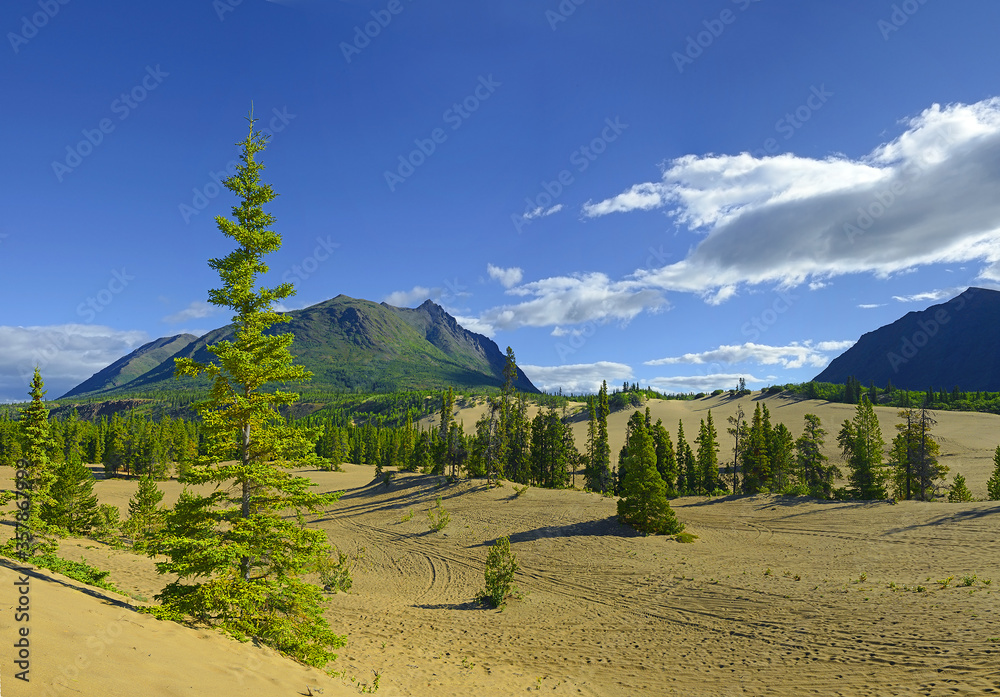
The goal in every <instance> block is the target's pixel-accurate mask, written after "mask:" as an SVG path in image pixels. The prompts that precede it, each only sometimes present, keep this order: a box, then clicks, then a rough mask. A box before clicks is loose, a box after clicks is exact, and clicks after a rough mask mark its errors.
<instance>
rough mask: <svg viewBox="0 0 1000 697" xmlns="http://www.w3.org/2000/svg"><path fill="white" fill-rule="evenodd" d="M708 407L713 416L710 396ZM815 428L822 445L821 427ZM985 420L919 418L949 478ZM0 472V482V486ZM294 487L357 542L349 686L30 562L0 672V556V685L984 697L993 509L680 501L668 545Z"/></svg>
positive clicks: (350, 489) (502, 502)
mask: <svg viewBox="0 0 1000 697" xmlns="http://www.w3.org/2000/svg"><path fill="white" fill-rule="evenodd" d="M745 399H749V398H745ZM709 402H710V400H706V401H705V403H698V402H695V403H692V402H687V403H680V402H678V403H673V402H667V403H661V404H655V405H653V414H654V420H655V418H657V416H661V417H662V418H663V419H664V422H665V423H668V424H669V423H670V419H668V416H670V418H672V414H673V413H675V412H674V411H672V410H674V409H675V408H676V405H685V404H686V405H688V408H689V409H690V411H687V412H684V417H685V426H686V427H687V430H688V432H689V433H690V432H691V431H693V430H695V429H696V426H697V419H698V418H701V412H700V411H696V409H701V408H702V407H704V408H705V410H706V411H707V406H708V404H709ZM748 403H749V401H748ZM750 404H751V409H747V406H744V410H746V411H752V403H750ZM819 406H821V405H819V403H816V402H813V403H800V402H791V401H788V403H787V404H784V405H778V404H777V403H775V405H774V406H771V412H772V415H773V416H774V421H775V422H777V421H784V422H785V423H786V424H787V425H788V426H789V427H790V428H791V429H792V431H793V433H795V434H796V435H798V432H799V430H800V428H801V427H800V424H801V414H804V413H807V412H808V411H816V412H817V413H820V412H819V411H818V410H817V409H818V407H819ZM822 406H824V408H825V405H822ZM841 407H843V405H830V407H829V408H830V409H839V408H841ZM658 409H662V410H663V413H658V411H657V410H658ZM717 409H718V410H719V411H718V412H717V411H716V410H717ZM843 409H844V414H845V417H846V416H849V415H850V413H851V410H850V408H849V407H843ZM712 410H713V416H714V417H715V418H716V420H717V421H718V422H720V424H721V423H724V417H725V415H726V413H725V412H724V409H723V407H722V405H718V404H716V405H714V406H712ZM780 410H784V411H781V415H780V416H778V412H779V411H780ZM886 411H887V413H886V414H881V413H880V417H882V416H885V417H886V420H885V421H884V422H883V429H884V430H885V431H886V432H889V430H890V429H892V424H893V417H894V414H893V413H892V410H886ZM786 414H788V416H786ZM820 415H821V418H823V422H824V425H826V426H827V428H828V429H830V430H831V431H832V430H834V424H835V423H837V424H839V421H842V420H843V418H840V419H839V420H834V419H833V418H832V417H833V415H831V419H830V420H829V421H828V420H827V416H825V415H824V414H823V413H820ZM620 417H621V420H622V426H623V424H624V420H625V419H627V414H623V415H613V417H612V419H613V420H617V419H619V418H620ZM720 417H721V418H720ZM944 417H949V418H948V419H947V420H946V419H945V418H944ZM689 418H693V419H694V421H692V423H691V426H688V419H689ZM996 418H997V417H987V416H982V415H968V414H965V415H959V414H954V415H952V414H941V415H939V420H940V424H939V433H940V435H941V440H942V450H943V452H944V453H945V456H946V457H950V458H953V459H954V461H955V462H956V463H961V464H962V467H961V468H960V471H963V473H966V472H965V469H968V470H969V471H968V472H967V473H966V476H968V477H969V479H970V481H975V480H974V479H973V477H974V475H973V470H974V469H975V466H974V465H975V463H976V462H978V461H979V460H983V461H984V462H985V461H986V460H988V459H989V458H990V457H991V456H992V451H993V448H995V444H996V443H995V442H994V441H993V438H994V437H997V435H996V434H998V431H997V429H996V426H997V422H996ZM953 419H954V420H953ZM613 423H617V421H613ZM793 424H795V426H793ZM583 427H584V428H585V424H583ZM674 427H675V424H674ZM674 427H672V428H671V430H672V431H673V430H674ZM619 430H620V429H619V427H617V426H616V427H614V428H613V429H612V437H613V439H614V438H619V439H620V437H621V433H619ZM720 430H722V429H721V428H720ZM616 434H617V435H616ZM578 443H582V440H581V439H579V438H578ZM612 446H613V452H615V445H614V442H613V443H612ZM980 446H981V447H980ZM617 447H620V440H619V442H618V446H617ZM977 447H978V448H979V450H977V449H976V448H977ZM983 449H985V450H988V452H985V453H983V452H980V450H983ZM983 467H984V469H985V467H986V465H984V466H983ZM0 474H3V475H4V476H6V477H7V481H8V482H9V471H7V472H2V473H0ZM306 474H308V476H310V477H312V478H313V479H314V480H315V481H316V482H317V484H318V485H319V489H320V490H321V491H326V490H334V489H335V490H344V491H345V492H346V493H345V495H344V497H343V498H342V499H341V501H340V502H339V503H338V504H337V505H336V506H334V507H332V508H331V509H330V510H329V511H328V512H327V513H325V514H323V515H319V516H315V517H314V518H313V519H312V520H311V524H313V525H316V526H319V527H320V528H322V529H324V530H326V531H327V533H328V535H329V538H330V540H331V542H333V543H334V544H336V545H338V546H339V547H340V548H341V549H344V550H346V551H351V552H356V551H359V550H363V561H362V562H361V564H360V565H359V567H358V568H357V569H356V570H355V573H354V587H353V588H352V590H351V592H350V593H348V594H337V595H334V596H331V598H330V603H329V606H328V609H327V611H326V614H327V617H328V618H329V620H330V622H331V625H332V626H333V627H334V628H335V629H336V630H337V631H340V632H343V633H346V634H347V635H348V642H349V643H348V646H347V647H345V648H344V649H341V650H340V652H339V653H340V657H339V658H338V659H337V661H335V662H334V663H332V664H331V665H330V666H329V667H330V668H332V669H334V670H338V671H344V672H345V674H346V675H347V676H348V677H347V678H339V677H338V678H331V677H328V676H326V675H324V674H323V673H321V672H319V671H316V670H312V669H308V668H305V667H302V666H300V665H298V664H296V663H294V662H292V661H289V660H287V659H284V658H282V657H280V656H277V655H275V654H274V653H273V652H271V651H269V650H267V649H262V648H259V647H255V646H253V645H251V644H240V643H237V642H234V641H231V640H229V639H227V638H225V637H223V636H221V635H218V634H215V633H213V632H206V631H199V630H193V629H189V628H185V627H181V626H179V625H176V624H173V623H163V622H157V621H156V620H153V619H151V618H149V617H147V616H144V615H137V614H136V613H134V612H132V611H131V610H130V609H129V605H130V604H138V603H139V602H140V601H139V600H137V599H136V598H134V597H125V596H117V595H115V594H109V593H105V592H103V591H98V590H94V589H82V588H81V587H80V585H79V584H76V583H75V582H72V581H68V580H66V579H64V578H62V577H60V576H59V575H57V574H51V573H49V572H46V571H41V572H37V573H35V574H33V575H32V578H31V580H30V599H31V618H30V622H29V623H28V626H29V627H30V631H31V633H30V638H31V658H30V660H31V674H30V675H31V683H30V684H25V683H22V682H20V681H18V680H16V679H14V677H13V673H14V670H15V668H14V665H13V663H12V660H13V656H12V652H13V651H14V648H13V643H14V642H15V641H16V640H17V635H16V630H17V628H18V626H20V625H23V624H24V623H17V622H14V621H13V608H14V606H15V605H16V604H17V602H18V596H17V591H16V588H15V586H14V583H15V581H16V579H17V578H18V576H19V574H18V572H17V571H16V570H14V569H12V568H11V567H10V566H9V565H6V566H5V565H0V618H2V620H0V694H3V695H14V696H16V695H47V694H70V695H80V694H82V695H134V694H143V695H151V696H153V697H158V696H160V695H182V694H183V695H202V694H205V695H208V694H211V695H222V696H225V695H244V694H253V695H296V694H304V695H307V694H310V692H312V693H313V694H320V693H319V689H322V690H323V691H324V692H323V693H322V694H324V695H338V694H345V695H346V694H358V693H359V689H358V687H357V685H356V684H352V682H351V680H350V679H349V678H351V677H353V678H355V679H358V680H360V681H361V682H370V681H371V679H372V676H373V671H378V672H380V673H381V674H382V678H381V689H380V690H379V693H378V694H380V695H389V696H390V697H391V696H394V695H431V694H433V695H435V696H438V697H448V696H452V695H454V696H458V695H509V694H521V693H524V692H527V691H541V692H545V693H547V694H552V695H601V696H603V695H623V696H624V695H629V696H631V695H668V694H677V695H727V696H728V695H744V694H752V695H775V694H776V695H789V696H790V695H803V694H815V695H837V694H840V695H872V694H886V695H889V694H892V695H910V694H913V695H917V694H922V695H964V694H969V695H971V694H991V693H992V694H998V693H1000V616H998V612H997V609H998V602H1000V593H998V590H1000V539H998V538H1000V536H998V534H997V533H998V531H1000V504H998V503H997V502H980V503H969V504H946V503H919V502H900V503H898V504H896V505H892V504H889V503H887V502H866V503H844V502H824V503H821V502H816V501H811V500H808V499H794V498H781V497H772V496H757V497H740V498H732V497H730V498H722V499H706V498H700V497H689V498H683V499H678V500H676V501H674V507H675V509H676V510H677V513H678V516H679V517H680V519H681V520H682V521H684V522H685V523H686V524H687V530H688V531H689V532H691V533H693V534H695V535H697V536H698V539H697V540H696V541H695V542H694V543H692V544H681V543H678V542H675V541H674V540H672V539H665V538H663V537H644V536H641V535H637V534H635V533H634V532H633V531H631V530H630V529H629V528H625V527H622V526H620V525H619V524H618V523H617V521H616V520H615V500H614V499H611V498H602V497H601V496H599V495H597V494H592V493H584V492H581V491H550V490H544V489H535V488H531V489H528V490H527V491H526V492H525V493H524V494H523V495H521V496H515V493H514V489H513V487H512V486H511V485H510V484H509V483H508V484H506V485H505V486H502V487H499V488H495V489H487V488H486V487H485V486H484V485H483V484H482V483H481V482H460V483H458V484H452V485H448V484H443V483H442V482H440V481H439V480H438V479H437V478H435V477H430V476H427V475H416V474H398V475H396V477H395V478H394V479H393V481H392V482H391V484H390V485H389V486H388V487H386V486H384V485H383V484H382V483H381V482H375V481H373V470H372V468H370V467H359V466H353V465H348V466H346V471H345V472H341V473H336V472H334V473H326V472H308V473H306ZM975 476H979V475H975ZM985 478H986V476H985V475H983V476H982V481H983V482H985ZM0 486H9V484H5V483H0ZM135 487H136V483H135V482H128V481H119V480H114V481H101V482H98V484H97V486H96V490H97V491H98V493H99V494H100V496H101V499H102V501H105V502H111V503H116V504H118V505H119V506H122V507H123V508H124V507H125V506H126V502H127V500H128V498H129V496H131V495H132V493H133V492H134V491H135ZM982 487H983V488H984V487H985V485H984V484H983V485H982ZM164 489H166V490H167V498H168V500H172V499H175V498H176V496H177V494H178V493H179V491H180V487H179V485H177V484H176V483H173V482H167V483H164ZM973 491H974V492H975V491H976V487H975V486H974V487H973ZM983 493H985V488H984V492H983ZM437 496H441V497H442V503H443V505H444V507H445V508H446V509H447V510H448V511H449V512H450V514H451V523H450V524H449V525H448V527H447V528H445V529H444V530H443V531H442V532H436V533H435V532H431V531H430V530H429V525H428V519H427V510H428V509H429V508H431V507H432V506H433V505H434V501H435V498H436V497H437ZM411 511H412V512H413V515H412V517H410V516H409V513H410V512H411ZM5 527H6V526H5ZM6 534H9V532H8V533H6ZM502 535H509V536H510V539H511V546H512V550H513V551H514V553H515V554H516V555H517V556H518V559H519V562H520V567H521V570H520V572H519V573H518V576H517V579H516V583H517V585H518V586H519V588H520V589H521V590H522V591H523V592H524V597H523V599H521V600H514V601H511V602H510V603H509V604H508V606H507V608H506V610H504V611H502V612H500V611H497V610H492V609H484V608H481V607H479V606H478V605H476V604H475V603H474V600H473V599H474V597H475V594H476V592H477V591H478V590H479V589H480V588H481V587H482V586H483V565H484V560H485V557H486V553H487V551H488V546H489V545H490V544H492V542H493V541H494V540H495V539H496V538H497V537H499V536H502ZM62 551H63V554H64V555H65V556H67V557H69V558H77V559H78V558H82V557H85V558H86V559H87V560H88V561H89V562H90V563H93V564H95V565H97V566H99V567H101V568H104V569H110V570H111V572H112V573H111V580H113V581H114V582H115V583H116V584H117V585H118V586H119V587H120V588H122V589H123V590H124V591H126V592H127V593H130V594H132V595H133V596H139V597H140V598H149V597H151V596H152V595H153V594H154V593H156V592H158V591H159V590H160V588H162V586H163V585H164V583H165V579H164V578H163V577H160V576H157V574H156V573H155V570H154V568H153V562H152V560H150V559H147V558H145V557H139V556H135V555H132V554H130V553H127V552H122V551H115V550H110V549H107V548H105V547H103V546H101V545H98V544H96V543H94V542H92V541H88V540H66V541H64V542H63V545H62ZM949 577H951V580H950V581H949V582H948V583H947V584H945V583H943V582H944V581H945V580H946V579H948V578H949ZM939 581H942V583H939ZM987 581H989V583H987ZM966 583H967V584H968V585H963V584H966ZM143 654H145V655H143ZM58 680H62V681H63V682H54V681H58ZM63 685H65V687H63Z"/></svg>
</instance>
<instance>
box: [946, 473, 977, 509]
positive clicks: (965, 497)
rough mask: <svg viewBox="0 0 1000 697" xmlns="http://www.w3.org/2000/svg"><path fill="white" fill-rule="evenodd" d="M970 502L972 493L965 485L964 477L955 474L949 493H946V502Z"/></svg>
mask: <svg viewBox="0 0 1000 697" xmlns="http://www.w3.org/2000/svg"><path fill="white" fill-rule="evenodd" d="M972 500H973V499H972V492H971V491H969V487H967V486H966V485H965V477H963V476H962V475H960V474H956V475H955V482H954V483H953V484H952V485H951V491H949V492H948V501H949V502H951V503H960V502H963V501H972Z"/></svg>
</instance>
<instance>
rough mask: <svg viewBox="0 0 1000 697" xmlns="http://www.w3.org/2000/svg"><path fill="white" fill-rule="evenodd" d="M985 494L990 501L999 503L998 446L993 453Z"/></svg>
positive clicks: (999, 468) (999, 462)
mask: <svg viewBox="0 0 1000 697" xmlns="http://www.w3.org/2000/svg"><path fill="white" fill-rule="evenodd" d="M986 494H987V498H988V499H989V500H990V501H1000V445H998V446H997V449H996V451H995V452H994V453H993V474H992V475H990V478H989V479H988V480H987V481H986Z"/></svg>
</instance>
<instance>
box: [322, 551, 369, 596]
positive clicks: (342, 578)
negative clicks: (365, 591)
mask: <svg viewBox="0 0 1000 697" xmlns="http://www.w3.org/2000/svg"><path fill="white" fill-rule="evenodd" d="M363 557H364V550H363V549H362V550H359V551H358V553H357V554H354V555H350V554H347V553H346V552H341V551H340V550H338V549H337V548H336V547H334V548H333V554H331V555H329V556H325V557H320V559H319V560H318V561H317V562H316V571H317V573H319V580H320V582H321V583H322V584H323V590H325V591H329V592H331V593H338V592H343V593H346V592H347V591H349V590H351V586H352V585H354V581H353V579H352V578H351V570H352V569H354V567H355V566H356V565H357V563H358V562H359V561H361V559H362V558H363ZM335 558H336V559H335Z"/></svg>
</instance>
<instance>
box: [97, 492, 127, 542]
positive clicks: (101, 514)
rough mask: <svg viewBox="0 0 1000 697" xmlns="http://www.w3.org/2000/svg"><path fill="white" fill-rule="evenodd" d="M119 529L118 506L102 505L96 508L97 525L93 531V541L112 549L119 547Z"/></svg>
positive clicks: (120, 522)
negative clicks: (106, 544)
mask: <svg viewBox="0 0 1000 697" xmlns="http://www.w3.org/2000/svg"><path fill="white" fill-rule="evenodd" d="M121 528H122V520H121V512H120V511H119V510H118V506H112V505H111V504H110V503H102V504H101V505H100V506H98V507H97V524H96V525H95V526H94V531H93V536H94V538H95V539H97V540H100V541H101V542H106V543H108V544H109V545H111V546H112V547H116V548H117V547H121V546H122V543H121Z"/></svg>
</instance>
